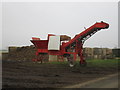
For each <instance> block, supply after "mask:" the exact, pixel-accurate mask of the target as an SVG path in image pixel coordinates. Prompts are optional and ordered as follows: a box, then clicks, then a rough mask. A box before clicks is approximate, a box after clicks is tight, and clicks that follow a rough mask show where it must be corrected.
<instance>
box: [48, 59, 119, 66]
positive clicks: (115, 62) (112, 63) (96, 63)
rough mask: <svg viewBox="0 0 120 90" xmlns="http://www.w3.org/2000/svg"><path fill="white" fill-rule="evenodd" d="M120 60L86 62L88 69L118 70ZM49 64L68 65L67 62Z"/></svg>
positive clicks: (77, 62)
mask: <svg viewBox="0 0 120 90" xmlns="http://www.w3.org/2000/svg"><path fill="white" fill-rule="evenodd" d="M119 61H120V59H118V60H116V59H108V60H102V59H93V60H86V62H87V67H113V68H117V67H118V65H119V64H118V63H119ZM75 63H76V64H77V67H80V65H79V61H76V62H75ZM48 64H58V65H68V62H67V61H64V62H57V61H54V62H48Z"/></svg>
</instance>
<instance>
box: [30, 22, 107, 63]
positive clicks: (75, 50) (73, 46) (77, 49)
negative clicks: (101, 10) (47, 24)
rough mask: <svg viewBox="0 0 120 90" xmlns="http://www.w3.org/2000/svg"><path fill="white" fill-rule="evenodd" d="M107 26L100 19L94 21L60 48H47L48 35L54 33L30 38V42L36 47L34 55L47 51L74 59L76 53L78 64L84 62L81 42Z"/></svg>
mask: <svg viewBox="0 0 120 90" xmlns="http://www.w3.org/2000/svg"><path fill="white" fill-rule="evenodd" d="M108 27H109V24H107V23H105V22H103V21H101V22H99V23H95V24H94V25H92V26H91V27H89V28H88V29H86V30H85V31H83V32H81V33H80V34H78V35H76V36H75V37H74V38H73V39H71V40H70V41H69V42H67V43H65V42H62V44H61V46H60V50H48V42H49V37H50V36H55V35H54V34H48V38H47V39H48V40H38V39H37V40H35V39H33V40H31V42H32V43H33V44H34V45H35V47H36V48H37V51H36V56H38V55H39V53H48V54H49V55H65V54H69V55H73V59H74V60H76V55H77V54H78V55H79V56H80V64H84V63H85V60H84V57H83V44H84V41H85V40H86V39H88V38H89V37H91V36H92V35H93V34H95V33H96V32H97V31H99V30H101V29H107V28H108ZM70 50H71V51H70Z"/></svg>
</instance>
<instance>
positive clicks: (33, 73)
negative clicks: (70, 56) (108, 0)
mask: <svg viewBox="0 0 120 90" xmlns="http://www.w3.org/2000/svg"><path fill="white" fill-rule="evenodd" d="M2 69H3V70H2V75H3V76H2V79H3V81H2V84H3V85H2V86H3V88H59V87H64V86H69V85H74V84H78V83H82V82H85V81H88V80H93V79H95V78H98V77H103V76H105V75H108V74H113V73H116V72H117V68H95V67H79V66H78V65H77V66H76V67H74V68H70V67H69V66H68V65H67V64H48V63H47V64H40V63H33V62H18V61H6V60H4V61H3V62H2Z"/></svg>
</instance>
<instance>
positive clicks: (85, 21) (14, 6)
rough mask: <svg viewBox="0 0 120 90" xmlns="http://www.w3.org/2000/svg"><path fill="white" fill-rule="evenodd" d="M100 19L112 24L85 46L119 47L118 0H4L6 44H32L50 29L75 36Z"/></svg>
mask: <svg viewBox="0 0 120 90" xmlns="http://www.w3.org/2000/svg"><path fill="white" fill-rule="evenodd" d="M100 21H105V22H107V23H109V24H110V28H108V29H105V30H104V29H103V30H101V31H99V32H97V33H96V34H95V35H93V36H92V37H91V38H89V39H88V40H87V41H86V42H85V44H84V47H107V48H114V47H117V44H118V6H117V2H57V3H55V2H6V3H5V2H4V3H2V41H3V42H2V48H3V49H6V48H7V47H8V46H22V45H24V46H26V45H32V43H31V42H30V39H31V37H33V36H36V37H40V38H41V39H47V35H48V33H53V34H56V35H60V34H64V35H65V34H66V35H69V36H71V37H74V36H75V35H76V34H78V33H80V32H82V31H83V30H84V27H86V28H88V27H90V26H91V25H93V24H94V23H96V22H100Z"/></svg>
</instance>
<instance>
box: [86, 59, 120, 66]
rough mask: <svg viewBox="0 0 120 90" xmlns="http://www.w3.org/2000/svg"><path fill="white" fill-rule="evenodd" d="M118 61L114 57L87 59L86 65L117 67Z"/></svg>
mask: <svg viewBox="0 0 120 90" xmlns="http://www.w3.org/2000/svg"><path fill="white" fill-rule="evenodd" d="M118 61H120V60H115V59H110V60H101V59H100V60H98V59H95V60H87V66H89V67H93V66H94V67H118V65H119V64H118Z"/></svg>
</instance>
